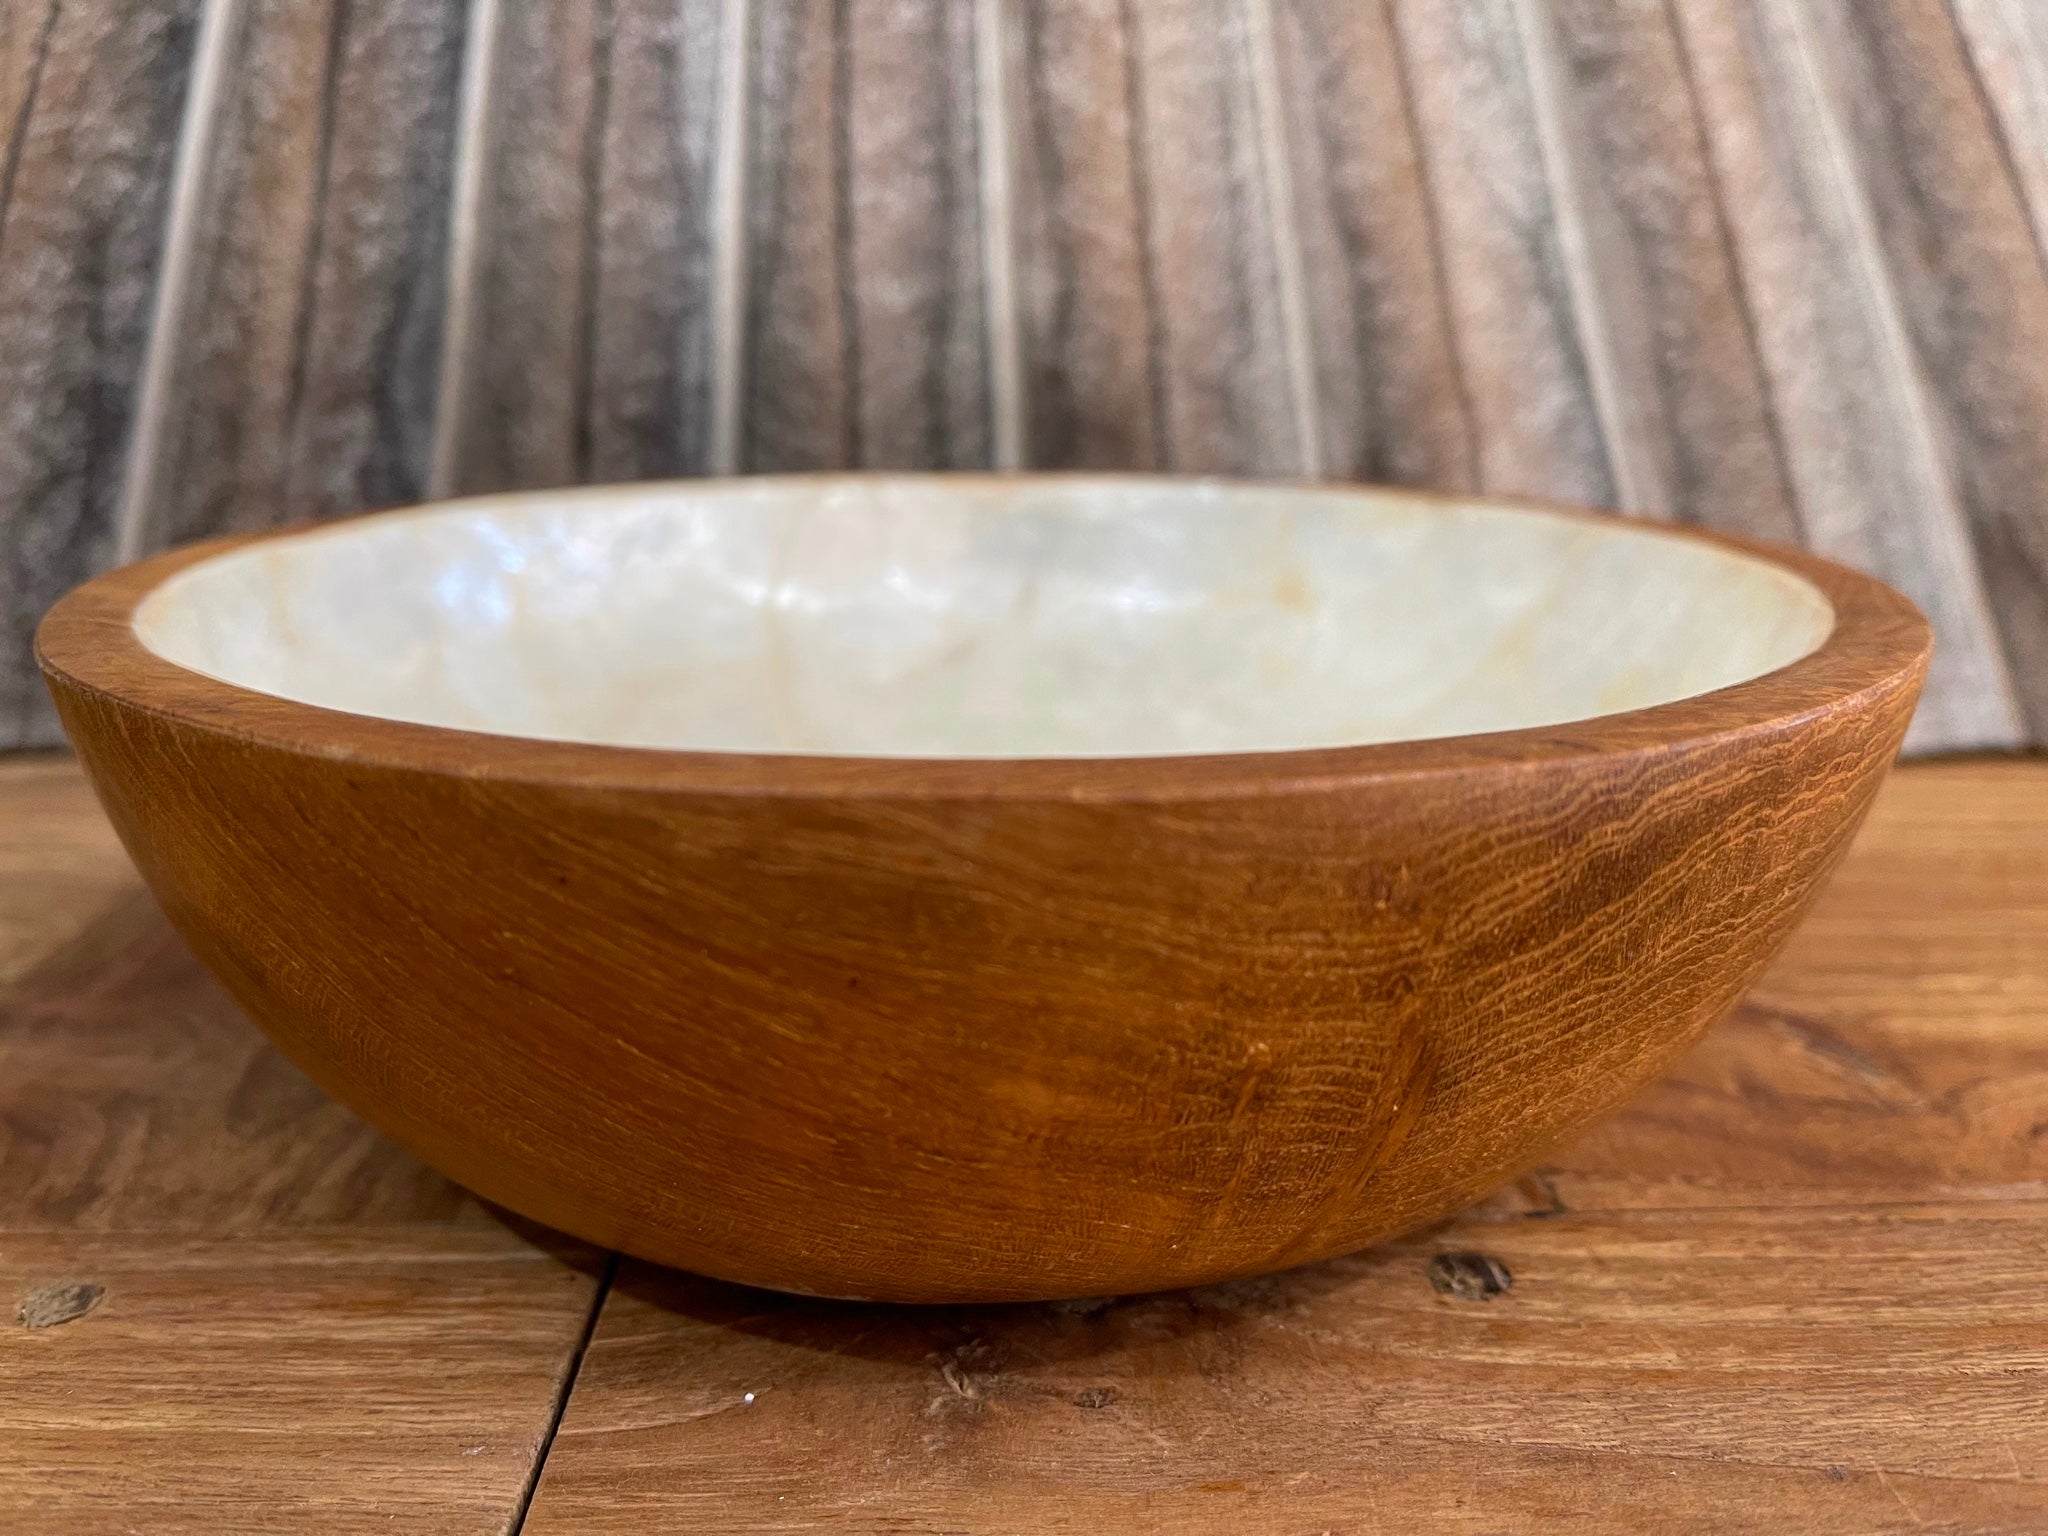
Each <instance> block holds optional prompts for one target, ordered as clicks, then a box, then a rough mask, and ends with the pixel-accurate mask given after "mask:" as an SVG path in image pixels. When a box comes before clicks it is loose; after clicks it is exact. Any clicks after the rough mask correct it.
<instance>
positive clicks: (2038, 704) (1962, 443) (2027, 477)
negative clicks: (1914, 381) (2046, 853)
mask: <svg viewBox="0 0 2048 1536" xmlns="http://www.w3.org/2000/svg"><path fill="white" fill-rule="evenodd" d="M1814 14H1815V20H1816V23H1817V25H1818V30H1819V32H1820V33H1821V35H1822V37H1823V38H1824V39H1825V41H1826V46H1827V48H1828V50H1829V52H1830V54H1831V55H1832V56H1834V57H1836V58H1838V59H1839V60H1840V61H1841V68H1842V71H1843V83H1844V86H1845V89H1844V90H1843V92H1842V99H1843V100H1844V102H1845V103H1846V104H1847V107H1848V123H1849V126H1850V129H1851V131H1852V133H1853V136H1854V139H1855V142H1856V144H1857V147H1858V159H1859V161H1860V162H1861V163H1862V164H1863V165H1864V166H1866V167H1867V168H1868V169H1867V179H1868V185H1869V188H1870V197H1871V201H1872V204H1873V207H1874V210H1875V213H1876V223H1877V231H1878V235H1879V238H1880V239H1881V240H1882V241H1883V243H1884V249H1885V255H1886V259H1887V261H1888V263H1889V267H1890V270H1891V272H1892V274H1893V278H1894V281H1895V282H1896V284H1897V286H1898V290H1899V295H1900V299H1901V304H1902V308H1903V311H1904V314H1905V320H1906V325H1907V328H1908V331H1909V332H1910V334H1911V338H1912V342H1913V347H1914V350H1915V353H1916V355H1917V359H1918V364H1919V368H1920V371H1921V373H1922V375H1923V377H1924V378H1925V379H1926V381H1927V389H1928V396H1929V400H1930V402H1931V404H1932V407H1933V410H1934V413H1935V416H1936V420H1937V425H1938V426H1939V428H1940V442H1941V445H1942V446H1943V448H1944V449H1945V450H1946V452H1947V454H1948V456H1949V460H1950V464H1951V472H1952V474H1953V476H1954V479H1955V483H1956V486H1957V489H1958V491H1959V493H1960V494H1961V497H1962V501H1963V506H1964V509H1965V511H1966V512H1967V513H1968V516H1969V523H1970V531H1971V534H1972V537H1973V540H1974V543H1975V545H1976V550H1977V559H1978V564H1979V566H1980V568H1981V569H1982V571H1983V574H1984V588H1985V592H1986V594H1987V595H1988V596H1989V598H1990V601H1991V607H1992V611H1993V613H1994V615H1995V616H1996V619H1997V623H1998V631H1999V634H2000V636H2001V638H2002V639H2003V641H2004V646H2005V654H2006V659H2007V661H2008V663H2009V665H2010V667H2011V671H2012V678H2013V683H2014V685H2015V688H2016V690H2017V692H2018V694H2019V699H2020V707H2021V709H2022V710H2023V711H2024V712H2025V717H2026V722H2027V728H2028V732H2029V735H2030V736H2031V739H2032V740H2034V741H2035V742H2037V743H2042V744H2048V501H2044V497H2048V489H2044V488H2048V280H2044V277H2043V268H2042V263H2041V260H2040V252H2039V250H2038V248H2037V247H2036V245H2035V243H2034V238H2033V231H2032V229H2031V227H2030V225H2029V222H2028V217H2027V209H2026V205H2025V203H2024V201H2023V195H2022V191H2021V181H2020V178H2018V177H2017V176H2016V175H2015V165H2014V163H2013V161H2012V160H2011V159H2010V158H2009V157H2008V154H2007V152H2006V149H2005V146H2004V145H2002V144H2001V142H2000V137H1999V129H1998V123H1997V120H1996V118H1995V117H1994V116H1993V113H1992V110H1991V107H1990V104H1989V103H1988V102H1987V100H1986V98H1985V95H1984V93H1983V92H1981V91H1980V90H1979V88H1978V82H1977V80H1976V79H1975V78H1974V77H1973V74H1972V70H1971V64H1970V59H1969V56H1968V54H1967V53H1966V52H1965V50H1964V47H1963V44H1962V40H1961V39H1960V38H1959V37H1958V36H1957V33H1956V30H1955V27H1954V25H1953V24H1952V22H1951V18H1950V14H1949V12H1948V10H1947V8H1946V7H1945V6H1944V5H1943V4H1942V0H1855V3H1854V4H1849V3H1845V0H1821V3H1818V4H1816V5H1815V7H1814ZM2035 14H2036V15H2042V13H2041V12H2040V11H2038V10H2037V11H2036V12H2035ZM2040 41H2041V42H2042V43H2043V44H2048V16H2044V18H2043V25H2042V28H2041V33H2040ZM2042 62H2043V63H2044V64H2048V53H2044V55H2043V56H2042Z"/></svg>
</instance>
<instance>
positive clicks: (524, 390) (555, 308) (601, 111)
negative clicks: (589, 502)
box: [448, 0, 613, 492]
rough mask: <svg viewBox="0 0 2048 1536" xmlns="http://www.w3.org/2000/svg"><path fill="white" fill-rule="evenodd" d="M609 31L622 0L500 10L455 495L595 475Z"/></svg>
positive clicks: (461, 365)
mask: <svg viewBox="0 0 2048 1536" xmlns="http://www.w3.org/2000/svg"><path fill="white" fill-rule="evenodd" d="M612 35H613V6H612V0H562V3H560V4H550V5H520V4H507V5H503V6H502V7H501V9H500V12H499V20H498V35H497V40H496V50H495V57H494V59H493V60H492V61H491V64H492V69H493V76H492V79H491V81H490V111H489V121H488V123H487V125H486V127H485V134H484V137H483V139H482V141H481V142H480V143H479V144H478V145H476V146H475V149H476V151H477V152H479V153H481V154H482V155H483V156H484V162H485V163H484V169H483V174H484V178H485V180H484V192H483V200H482V207H481V208H480V210H479V219H480V227H479V238H478V244H477V250H476V257H477V266H476V268H475V270H473V271H472V272H470V273H468V274H465V275H459V276H458V277H457V278H456V280H457V281H463V280H466V281H468V282H470V283H472V284H473V285H474V292H473V298H472V300H471V302H472V303H473V305H474V310H473V315H472V320H471V329H470V330H469V332H468V334H467V336H466V337H465V338H462V339H461V340H460V341H459V343H458V344H459V345H465V346H466V347H467V355H466V356H464V357H462V358H460V359H458V360H457V362H456V368H457V370H458V378H459V381H460V389H459V395H458V400H457V403H456V404H455V406H454V407H452V408H453V409H454V410H456V411H458V412H459V419H456V420H454V421H452V422H451V423H450V425H449V428H448V430H450V431H451V432H452V433H453V435H454V445H453V461H454V472H453V475H452V479H451V484H450V485H449V486H448V489H449V490H451V491H458V492H471V491H487V490H498V489H503V488H507V487H519V486H548V485H566V484H571V483H574V482H576V481H580V480H584V479H587V478H588V477H589V472H590V465H591V458H592V454H591V449H592V444H591V440H590V411H589V405H590V398H591V388H592V367H593V358H594V345H593V343H594V333H595V330H596V314H597V268H598V262H597V253H598V245H599V229H600V226H599V209H600V197H601V188H602V186H603V182H604V176H605V168H604V148H605V139H606V117H607V114H608V111H609V106H610V94H611V74H612Z"/></svg>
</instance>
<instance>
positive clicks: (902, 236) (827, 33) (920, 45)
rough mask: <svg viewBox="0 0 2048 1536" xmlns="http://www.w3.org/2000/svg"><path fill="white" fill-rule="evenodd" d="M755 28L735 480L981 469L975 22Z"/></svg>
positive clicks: (881, 17) (903, 20)
mask: <svg viewBox="0 0 2048 1536" xmlns="http://www.w3.org/2000/svg"><path fill="white" fill-rule="evenodd" d="M754 11H755V19H756V27H757V32H756V38H755V43H756V46H755V51H754V75H753V93H752V100H751V102H750V104H749V108H748V125H749V135H750V137H749V141H748V162H747V178H748V187H749V191H750V196H749V207H750V213H749V217H748V220H747V224H746V228H745V239H746V264H747V270H748V280H747V281H748V287H747V304H746V310H745V331H744V335H743V338H742V353H743V356H742V361H741V364H740V366H741V370H742V376H741V381H740V387H741V389H742V392H743V393H742V399H743V402H744V404H743V407H742V420H743V429H742V441H741V455H740V456H741V463H742V465H743V467H745V468H748V469H754V470H782V469H822V468H838V467H870V468H883V467H893V468H938V469H943V468H971V467H976V466H980V465H985V464H987V463H988V462H989V456H990V453H991V452H992V441H991V429H992V423H991V417H990V394H989V375H988V366H989V365H988V351H987V321H986V316H985V314H984V312H983V302H982V277H981V211H980V200H979V193H978V188H979V183H980V175H979V154H978V148H977V143H976V131H977V123H976V115H975V97H974V81H975V67H974V54H973V48H974V26H973V20H974V18H973V10H972V7H970V6H968V5H945V4H936V3H933V0H888V3H886V4H866V5H855V4H850V3H848V0H834V3H831V4H809V3H802V0H757V3H756V4H755V6H754Z"/></svg>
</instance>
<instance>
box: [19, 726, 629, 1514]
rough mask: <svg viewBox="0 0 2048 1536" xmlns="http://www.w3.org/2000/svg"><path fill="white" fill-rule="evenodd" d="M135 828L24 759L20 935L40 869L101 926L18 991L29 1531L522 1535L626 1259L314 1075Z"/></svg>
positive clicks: (23, 1415)
mask: <svg viewBox="0 0 2048 1536" xmlns="http://www.w3.org/2000/svg"><path fill="white" fill-rule="evenodd" d="M109 830H110V829H108V827H107V826H106V823H105V819H104V817H103V816H102V815H101V814H100V812H99V810H98V808H97V807H96V806H94V805H93V804H92V801H91V799H90V797H89V795H87V794H86V793H85V792H84V787H83V782H82V779H81V776H80V775H79V773H78V770H77V769H76V767H75V765H71V764H68V763H65V762H63V761H61V760H55V761H45V762H42V763H19V764H10V765H7V766H6V767H5V768H4V770H0V875H4V878H5V882H6V883H5V884H4V885H0V890H4V891H5V892H6V893H7V896H8V898H9V900H8V902H7V905H6V907H0V921H5V922H6V924H7V926H6V927H4V928H0V936H4V939H5V941H6V942H7V943H9V944H12V943H14V942H16V941H17V940H19V939H20V938H21V937H22V933H23V930H21V929H20V928H17V927H15V926H14V924H13V922H12V912H11V908H12V905H13V901H12V897H13V896H14V894H15V891H16V890H17V889H19V890H20V891H21V892H23V893H24V894H26V895H32V896H35V897H38V898H40V900H41V902H42V903H43V904H45V905H46V906H47V908H48V909H49V911H48V913H46V914H45V917H44V919H43V922H44V925H45V928H47V925H48V923H49V922H50V921H53V920H54V916H55V914H57V913H59V912H62V913H66V914H68V915H69V916H70V917H71V920H72V921H71V926H73V927H74V928H75V927H76V925H77V923H78V922H79V921H86V924H87V925H86V927H85V929H84V931H83V932H81V933H76V934H75V936H73V937H71V938H70V939H69V940H68V942H64V943H62V944H61V945H60V946H59V947H58V948H56V949H55V950H54V951H53V950H50V949H49V948H48V947H47V945H41V944H39V947H40V948H41V949H42V951H43V953H42V958H41V959H40V960H39V961H37V962H36V963H35V964H33V965H32V966H31V967H29V968H28V969H27V970H25V971H24V972H22V973H20V974H19V975H18V976H16V977H14V978H12V979H11V985H7V986H6V987H5V989H4V990H0V1443H4V1444H5V1445H6V1447H7V1453H6V1455H4V1456H0V1528H4V1529H7V1530H9V1531H14V1530H21V1531H35V1532H37V1533H39V1536H40V1533H48V1536H71V1533H80V1536H83V1533H94V1536H98V1533H102V1532H106V1531H110V1530H129V1529H137V1528H141V1529H148V1530H152V1531H189V1532H194V1533H198V1532H212V1531H219V1530H224V1529H233V1530H237V1531H250V1532H266V1533H267V1532H277V1533H284V1532H291V1533H294V1536H309V1533H323V1532H329V1531H334V1532H340V1531H358V1530H363V1529H366V1528H371V1527H373V1526H374V1527H376V1528H383V1527H385V1526H386V1525H388V1524H394V1523H395V1524H397V1525H402V1526H403V1527H404V1528H407V1529H423V1530H435V1531H452V1532H462V1531H474V1532H479V1533H482V1532H499V1531H503V1530H506V1529H509V1528H511V1527H512V1526H513V1525H514V1524H515V1523H516V1517H517V1513H518V1511H519V1509H520V1508H521V1506H522V1503H523V1500H524V1498H525V1495H526V1490H527V1488H528V1486H529V1476H530V1473H531V1471H532V1470H533V1468H534V1466H535V1464H536V1460H537V1457H538V1454H539V1452H540V1450H541V1448H542V1444H543V1441H544V1438H545V1436H546V1435H547V1433H548V1431H549V1430H550V1428H551V1426H552V1422H553V1419H554V1415H555V1411H556V1405H557V1403H558V1402H559V1400H560V1396H561V1392H562V1389H563V1388H564V1386H565V1385H566V1377H567V1374H568V1373H569V1371H570V1370H571V1368H572V1365H573V1362H574V1360H575V1358H576V1352H577V1348H578V1346H579V1345H580V1343H581V1341H582V1337H583V1332H584V1329H585V1327H586V1326H587V1322H588V1319H589V1317H590V1310H591V1307H592V1306H593V1304H594V1301H595V1298H596V1295H597V1293H598V1288H599V1276H600V1273H601V1268H602V1265H601V1261H600V1260H599V1259H598V1257H597V1256H595V1255H593V1254H591V1253H590V1252H589V1251H588V1250H585V1249H582V1248H580V1247H578V1246H576V1245H574V1244H570V1243H568V1242H567V1241H566V1240H563V1239H559V1238H556V1237H553V1236H550V1235H547V1234H542V1233H538V1232H536V1231H533V1230H532V1229H527V1228H523V1227H522V1228H520V1229H518V1230H514V1229H513V1228H511V1227H508V1226H507V1225H506V1224H505V1222H504V1221H503V1220H501V1219H499V1218H497V1217H494V1216H493V1215H491V1214H489V1213H487V1212H486V1211H485V1210H484V1209H483V1208H482V1207H481V1206H479V1205H478V1204H477V1202H476V1201H475V1200H474V1199H473V1198H471V1197H470V1196H467V1195H465V1194H463V1193H462V1192H461V1191H459V1190H457V1189H455V1188H454V1187H453V1186H451V1185H449V1184H448V1183H447V1182H446V1181H445V1180H443V1179H442V1178H441V1177H440V1176H438V1175H437V1174H434V1173H432V1172H431V1171H429V1170H428V1169H426V1168H424V1167H422V1166H421V1165H420V1164H418V1163H417V1162H414V1161H413V1160H412V1159H410V1158H408V1157H406V1156H405V1155H404V1154H402V1153H400V1152H398V1151H397V1149H395V1148H394V1147H392V1146H391V1145H390V1144H389V1143H388V1142H384V1141H382V1140H381V1139H379V1138H378V1137H376V1136H375V1135H374V1134H373V1133H371V1132H370V1131H369V1130H367V1129H366V1128H365V1127H364V1126H363V1125H362V1124H361V1122H359V1121H357V1120H355V1119H354V1118H353V1117H352V1116H350V1115H349V1114H348V1113H347V1112H346V1111H345V1110H342V1109H341V1108H340V1107H339V1106H337V1105H335V1104H334V1103H333V1102H332V1101H331V1100H328V1099H327V1098H325V1097H324V1096H323V1095H322V1094H321V1093H320V1092H319V1091H318V1090H317V1089H315V1088H314V1087H313V1086H312V1085H311V1084H310V1083H308V1082H307V1081H306V1079H305V1078H303V1077H302V1076H300V1075H299V1074H298V1073H297V1072H296V1071H294V1070H293V1069H292V1068H291V1067H289V1066H288V1065H286V1064H285V1063H284V1062H283V1061H282V1060H281V1059H280V1058H279V1057H278V1056H277V1054H276V1052H275V1051H274V1050H273V1049H272V1048H271V1047H270V1046H269V1045H267V1044H266V1043H265V1042H264V1041H263V1039H262V1037H261V1036H259V1035H258V1034H257V1033H256V1032H255V1031H254V1030H253V1029H251V1028H250V1026H249V1025H248V1023H247V1021H246V1020H245V1019H244V1018H243V1017H242V1016H241V1014H240V1013H239V1012H238V1011H237V1010H236V1009H235V1007H234V1005H233V1004H232V1003H231V1002H229V1001H228V999H227V997H226V995H225V994H224V993H223V992H222V991H221V989H220V987H219V986H218V984H217V983H215V982H214V981H213V980H212V979H211V978H210V977H209V976H208V975H207V974H206V973H205V972H204V971H203V970H202V969H201V968H200V966H199V964H198V962H197V961H196V960H194V959H193V957H192V955H191V953H190V952H189V951H188V950H187V949H186V948H185V947H184V945H183V944H182V943H181V942H180V941H179V940H178V939H177V938H176V936H175V935H174V934H173V933H172V932H171V930H170V927H169V925H168V924H167V923H166V922H165V920H164V918H163V916H162V914H161V913H160V912H159V911H158V910H157V908H156V907H155V905H154V903H152V902H151V901H150V900H149V898H148V897H147V896H146V895H144V894H143V893H142V891H141V890H140V888H139V886H138V885H137V883H136V881H135V877H134V875H133V873H132V870H130V871H126V872H125V873H117V871H116V865H117V863H118V864H125V860H124V859H122V858H121V856H120V855H119V854H118V853H117V852H116V851H114V850H113V849H112V848H111V847H110V846H109V844H110V837H109ZM88 912H96V913H97V914H98V915H97V916H96V917H92V918H90V919H89V920H88V919H86V917H85V914H87V913H88ZM30 936H31V937H38V938H39V937H40V936H39V935H38V934H36V933H34V932H33V931H32V932H31V935H30ZM65 1284H70V1285H74V1286H80V1285H83V1286H90V1287H94V1288H97V1289H98V1291H99V1292H100V1296H99V1299H98V1301H97V1303H96V1304H95V1305H93V1306H92V1307H91V1308H90V1310H87V1311H85V1312H84V1313H83V1314H82V1315H78V1316H74V1317H71V1318H70V1319H69V1320H67V1321H59V1322H57V1323H54V1324H50V1325H46V1326H42V1327H36V1328H29V1327H26V1326H23V1325H22V1323H21V1322H20V1321H19V1319H18V1314H17V1308H18V1307H19V1306H20V1304H21V1303H23V1302H24V1301H25V1300H26V1299H28V1298H31V1297H33V1296H36V1295H38V1294H40V1293H43V1292H45V1291H46V1290H47V1288H49V1287H52V1286H62V1285H65ZM58 1315H59V1316H60V1317H61V1316H62V1315H63V1314H61V1313H60V1314H58Z"/></svg>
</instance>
